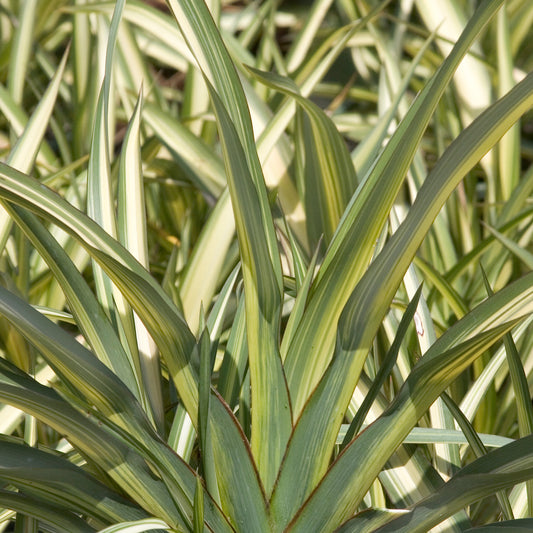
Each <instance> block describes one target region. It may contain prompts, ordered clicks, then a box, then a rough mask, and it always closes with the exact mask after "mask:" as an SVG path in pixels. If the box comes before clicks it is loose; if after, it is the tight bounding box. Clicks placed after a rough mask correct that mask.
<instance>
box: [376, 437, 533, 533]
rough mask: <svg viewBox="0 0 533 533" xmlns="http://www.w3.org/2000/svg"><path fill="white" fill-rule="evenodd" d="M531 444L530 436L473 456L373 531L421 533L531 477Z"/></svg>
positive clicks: (532, 462)
mask: <svg viewBox="0 0 533 533" xmlns="http://www.w3.org/2000/svg"><path fill="white" fill-rule="evenodd" d="M532 443H533V437H532V436H528V437H524V438H522V439H519V440H517V441H515V442H513V443H511V444H507V445H506V446H504V447H503V448H499V449H498V450H495V451H493V452H491V453H489V454H487V455H484V456H483V457H481V458H479V459H476V460H475V461H473V462H472V463H470V464H469V465H467V466H465V467H464V468H462V469H461V470H460V471H459V472H458V473H457V474H456V475H455V476H453V477H452V479H451V480H450V481H448V483H446V484H445V485H443V487H442V488H441V489H439V490H438V491H436V492H435V493H434V494H432V495H431V496H430V497H428V498H426V499H425V500H422V501H421V502H420V503H417V504H416V505H415V506H413V507H412V509H410V510H409V512H408V513H405V514H402V515H401V516H399V517H398V518H395V519H394V520H392V521H391V522H389V523H388V524H386V525H384V526H383V527H381V528H378V529H377V530H376V533H377V532H380V533H385V532H393V531H394V532H398V533H407V532H409V533H411V532H412V533H424V532H426V531H428V530H430V529H431V528H432V527H434V526H436V525H437V524H439V523H440V522H441V521H442V520H443V518H446V517H447V516H451V515H452V514H453V513H455V512H457V511H458V510H460V509H462V508H463V507H464V506H465V505H470V504H471V503H474V502H476V501H478V500H480V499H481V498H483V497H485V496H488V495H490V494H493V493H494V492H495V491H497V490H502V489H505V488H507V487H510V486H513V485H516V484H518V483H520V482H523V481H526V480H528V479H531V478H533V457H532V454H531V445H532Z"/></svg>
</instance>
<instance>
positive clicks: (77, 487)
mask: <svg viewBox="0 0 533 533" xmlns="http://www.w3.org/2000/svg"><path fill="white" fill-rule="evenodd" d="M0 478H1V479H2V480H3V481H6V482H8V483H10V484H12V485H14V486H15V487H17V488H18V489H20V490H22V491H23V492H24V493H25V494H27V495H29V496H35V497H36V498H42V499H43V500H46V501H47V502H48V503H50V504H52V505H57V506H59V507H64V508H65V509H70V511H71V512H76V513H79V514H84V515H87V516H89V517H91V519H93V520H96V521H98V523H100V524H102V526H101V527H103V525H106V524H109V523H112V522H117V521H125V520H136V519H140V518H143V517H145V516H146V514H145V513H144V512H143V511H142V510H141V509H139V508H138V507H135V506H133V505H132V503H131V502H128V501H127V500H125V499H124V498H123V497H121V496H120V495H119V494H117V493H115V492H113V491H112V490H110V489H109V488H108V487H106V486H105V485H103V484H102V483H100V482H99V481H97V480H96V479H95V478H93V477H92V476H90V475H89V474H88V473H87V472H85V471H84V470H82V469H81V468H79V467H77V466H75V465H73V464H71V463H69V462H68V461H67V460H65V459H63V458H62V457H59V456H57V455H52V454H50V453H46V452H44V451H41V450H38V449H36V448H31V447H29V446H25V445H23V444H21V443H15V442H12V441H8V440H6V439H5V438H2V439H0Z"/></svg>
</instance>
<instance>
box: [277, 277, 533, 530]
mask: <svg viewBox="0 0 533 533" xmlns="http://www.w3.org/2000/svg"><path fill="white" fill-rule="evenodd" d="M532 280H533V274H529V275H527V276H525V277H524V278H522V279H520V280H518V281H517V282H515V283H513V284H511V285H509V286H508V287H506V288H505V289H503V290H502V291H500V292H499V293H496V294H495V295H494V296H493V297H491V298H489V299H488V300H486V301H485V302H483V303H482V304H480V305H479V306H478V307H477V308H476V309H474V310H473V311H471V312H470V313H469V314H467V315H466V316H465V317H464V318H463V319H462V320H460V321H458V322H456V323H455V324H454V325H453V326H452V327H451V328H450V329H448V330H447V331H446V333H445V334H443V335H442V336H441V337H440V338H439V339H438V340H437V341H436V342H435V343H434V344H433V345H432V346H431V348H430V349H429V350H428V351H427V352H426V354H425V355H424V357H423V358H422V359H421V360H420V361H419V363H418V364H417V365H416V366H415V368H414V369H413V371H412V372H411V374H410V375H409V377H408V378H407V380H406V382H405V384H404V385H403V387H402V389H401V390H400V392H399V393H398V394H397V395H396V397H395V399H394V401H393V402H392V404H391V406H390V407H389V409H387V410H386V412H385V413H383V415H382V416H381V417H379V418H378V419H377V420H376V421H375V422H374V423H373V424H371V425H370V426H369V427H367V428H366V430H365V431H363V432H362V433H360V434H359V436H358V437H357V438H356V439H355V440H354V441H353V442H352V444H351V445H349V446H348V447H347V448H346V450H345V452H344V453H343V454H342V455H341V456H340V457H339V459H338V460H337V461H336V462H335V464H334V466H333V467H332V468H331V469H330V470H329V471H328V473H327V474H326V476H325V477H324V478H323V480H322V481H321V482H320V484H319V486H318V488H317V490H315V492H314V493H313V494H312V496H311V498H310V499H309V500H307V502H306V503H305V506H304V510H301V512H300V513H299V514H298V517H297V519H296V520H295V522H294V531H305V530H306V529H305V528H306V527H307V526H308V525H309V524H310V523H311V522H309V520H311V521H312V523H313V524H315V525H317V524H318V525H320V527H326V524H335V523H338V521H339V520H342V519H343V518H344V519H347V518H348V517H349V516H347V514H348V513H350V512H353V511H354V510H355V509H356V507H357V504H358V502H360V501H361V499H362V497H363V496H364V494H365V492H366V490H367V489H368V487H369V486H370V485H371V483H372V481H373V480H374V479H375V476H376V475H377V473H378V472H379V470H380V469H381V467H382V466H383V465H384V464H385V462H386V461H387V459H388V458H389V457H390V455H391V454H392V453H393V451H394V450H395V449H396V447H397V446H398V445H399V444H400V443H401V442H402V441H403V439H404V438H405V436H406V435H407V434H408V433H409V431H410V429H411V428H412V427H414V425H415V424H416V422H417V421H418V419H419V418H420V417H421V416H422V415H423V414H424V413H425V411H426V410H427V409H428V408H429V406H430V405H431V404H432V403H433V401H434V400H435V399H436V398H437V397H438V396H439V394H440V393H441V392H442V391H443V390H445V388H446V387H447V386H448V385H449V384H450V383H451V382H452V381H453V380H454V379H455V378H456V377H457V376H458V375H459V373H460V372H461V371H462V370H463V369H464V368H466V366H468V364H470V363H471V362H472V361H473V360H475V358H476V357H478V356H479V355H480V354H481V353H482V352H483V351H484V350H485V349H486V348H487V347H488V346H490V345H491V344H492V343H494V342H495V341H496V340H498V339H499V338H501V337H502V336H503V335H504V334H505V333H506V332H507V331H508V330H509V329H510V328H511V327H513V326H514V325H515V324H516V323H517V320H518V319H519V318H520V317H524V316H527V315H528V314H530V313H531V312H532V311H533V285H531V282H532ZM341 360H342V356H340V354H339V356H338V357H337V359H334V362H333V364H332V365H331V367H330V369H329V370H328V373H327V374H326V376H325V378H324V379H323V380H322V382H321V384H320V386H319V388H318V390H317V393H316V394H315V395H313V398H312V399H311V403H310V405H311V406H312V405H313V403H314V402H315V401H318V400H319V399H322V400H323V399H324V398H326V399H327V396H326V395H327V394H328V393H329V394H331V391H332V389H333V388H334V387H335V382H339V380H341V379H343V378H342V377H341V376H344V372H343V373H342V374H340V373H339V374H337V372H338V370H336V368H338V369H340V368H341V367H342V365H341V364H339V363H337V364H335V363H336V362H337V361H341ZM335 374H337V376H336V377H334V376H335ZM323 401H324V400H323ZM309 412H311V409H310V410H309ZM307 416H310V415H308V414H307V410H306V411H304V415H303V416H302V418H301V419H300V422H299V423H302V424H305V423H306V422H307ZM384 435H386V438H384ZM291 442H293V441H291ZM299 451H300V453H303V448H302V447H300V450H299ZM289 453H290V450H289ZM286 464H291V463H289V461H288V460H287V463H286ZM294 468H297V466H296V464H295V465H294ZM332 486H336V487H339V486H342V487H345V489H346V490H345V492H343V493H342V494H339V492H338V491H336V492H335V498H334V501H333V499H332V498H328V497H327V496H325V494H328V491H329V490H331V487H332ZM319 501H320V502H321V503H318V502H319ZM325 509H327V513H325ZM306 524H307V526H306Z"/></svg>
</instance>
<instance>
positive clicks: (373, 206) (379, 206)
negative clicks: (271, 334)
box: [285, 0, 516, 417]
mask: <svg viewBox="0 0 533 533" xmlns="http://www.w3.org/2000/svg"><path fill="white" fill-rule="evenodd" d="M501 3H502V2H501V0H491V1H489V2H485V3H484V4H482V5H481V6H480V8H479V10H478V12H477V13H476V16H474V17H472V19H471V20H470V22H469V25H468V26H467V28H466V29H465V31H464V33H463V34H462V35H461V38H460V39H459V40H458V41H457V43H456V45H455V47H454V48H453V51H452V52H451V54H450V55H449V56H448V58H447V59H446V60H445V61H444V63H443V64H442V65H441V67H440V68H439V70H438V71H437V72H436V74H435V75H434V76H433V77H432V78H431V80H430V81H429V82H428V83H427V84H426V85H425V86H424V88H423V89H422V91H421V92H420V94H419V95H418V97H417V99H416V100H415V101H414V102H413V105H412V106H411V107H410V109H409V111H408V113H407V115H406V116H405V117H404V119H403V120H402V122H401V123H400V125H399V126H398V128H397V129H396V130H395V132H394V134H393V135H392V137H391V139H390V141H389V142H388V144H387V146H386V147H385V149H384V150H383V152H382V153H381V155H380V157H379V158H378V160H377V161H376V164H375V165H374V166H373V167H372V169H371V171H370V173H369V174H368V175H367V176H365V177H363V182H362V183H361V185H360V186H359V187H358V189H357V191H356V192H355V194H354V195H353V197H352V199H351V201H350V203H349V205H348V207H347V209H346V211H345V213H344V215H343V217H342V219H341V222H340V225H339V227H338V228H337V231H336V233H335V236H334V238H333V240H332V242H331V245H330V246H329V248H328V251H327V254H326V256H325V258H324V261H323V263H322V266H321V268H320V271H319V273H318V275H317V278H316V280H315V283H314V284H313V287H312V289H311V298H310V301H309V305H308V308H307V310H306V314H305V316H304V318H303V320H302V325H301V327H300V328H299V331H298V333H297V335H296V336H295V338H294V341H293V343H292V346H291V347H290V348H289V351H288V353H287V358H286V362H285V369H286V374H287V381H288V384H289V390H290V392H291V399H292V402H293V409H294V416H295V417H296V416H298V414H299V413H301V410H302V408H303V405H304V403H305V402H306V400H307V398H308V396H309V394H310V392H311V391H312V390H313V388H314V387H315V386H316V384H317V383H318V380H319V379H320V376H322V374H323V372H324V370H325V368H326V366H327V365H328V363H329V362H330V360H331V357H332V348H333V343H334V339H335V331H336V327H335V326H336V322H337V320H338V319H339V316H340V313H341V311H342V309H343V307H344V305H345V304H346V302H347V300H348V298H349V295H350V293H351V292H352V291H353V289H354V288H355V286H356V284H357V282H358V281H359V280H360V279H361V277H362V275H363V273H364V272H365V271H366V269H367V267H368V263H369V261H370V259H371V257H372V253H373V251H374V246H375V243H376V239H377V238H378V236H379V234H380V232H381V231H382V227H383V224H384V222H385V221H386V219H387V217H388V215H389V212H390V208H391V207H392V204H393V202H394V200H395V198H396V195H397V192H398V190H399V188H400V186H401V184H402V182H403V179H404V177H405V173H406V172H407V169H408V168H409V165H410V164H411V161H412V158H413V157H414V154H415V152H416V150H417V148H418V144H419V142H420V139H421V137H422V135H423V133H424V131H425V128H426V126H427V124H428V123H429V120H430V118H431V116H432V114H433V112H434V110H435V108H436V106H437V103H438V101H439V99H440V97H441V95H442V94H443V92H444V90H445V89H446V87H447V85H448V83H449V81H450V79H451V77H452V76H453V73H454V71H455V69H456V68H457V66H458V64H459V62H460V61H461V58H462V57H463V56H464V55H465V54H466V53H467V51H468V48H469V46H470V45H471V43H472V41H473V40H474V38H475V37H476V36H477V35H478V34H479V32H480V31H481V30H482V29H483V27H484V26H485V25H486V24H487V22H488V21H489V20H490V17H491V16H492V15H494V14H495V12H496V11H497V9H498V8H499V7H500V5H501ZM515 121H516V119H515ZM502 130H503V128H502ZM487 144H488V143H487ZM487 144H485V146H484V148H485V150H486V149H487V148H488V147H487ZM476 155H477V154H476ZM474 157H475V156H474ZM479 157H480V156H479ZM454 187H455V185H454ZM427 220H428V221H429V218H428V219H427ZM431 221H433V218H432V219H431ZM404 255H405V257H407V254H404ZM409 261H410V259H409ZM402 275H403V273H402ZM391 297H392V296H391ZM382 301H384V300H382ZM387 305H388V304H387ZM367 309H368V308H367ZM371 336H372V337H373V335H371ZM369 337H370V336H369ZM308 361H313V364H312V365H311V364H307V363H308ZM357 375H358V372H356V373H355V376H357Z"/></svg>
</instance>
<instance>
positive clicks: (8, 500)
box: [0, 489, 95, 533]
mask: <svg viewBox="0 0 533 533" xmlns="http://www.w3.org/2000/svg"><path fill="white" fill-rule="evenodd" d="M0 501H1V502H2V507H4V508H7V509H12V510H13V511H16V512H17V513H21V514H23V515H26V516H29V517H33V518H35V519H36V520H38V521H39V522H40V524H39V525H40V527H41V528H42V529H43V530H44V531H49V532H55V531H69V532H71V533H94V531H95V530H94V528H92V527H91V526H89V525H88V524H87V523H86V522H85V521H84V520H82V519H81V518H80V517H79V516H77V515H75V514H73V513H69V512H68V511H65V509H64V508H62V507H57V506H55V505H52V504H48V503H47V502H46V500H45V501H43V500H39V499H36V498H32V497H30V496H26V495H24V494H20V493H16V492H11V491H8V490H4V489H0Z"/></svg>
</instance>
